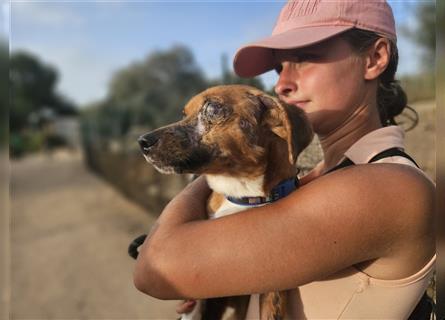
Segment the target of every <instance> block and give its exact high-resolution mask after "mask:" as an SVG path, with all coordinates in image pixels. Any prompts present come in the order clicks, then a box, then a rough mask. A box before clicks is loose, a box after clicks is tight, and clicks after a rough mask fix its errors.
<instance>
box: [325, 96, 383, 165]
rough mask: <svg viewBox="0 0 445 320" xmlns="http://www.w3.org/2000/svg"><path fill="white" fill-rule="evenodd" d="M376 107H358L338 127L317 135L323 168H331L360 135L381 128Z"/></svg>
mask: <svg viewBox="0 0 445 320" xmlns="http://www.w3.org/2000/svg"><path fill="white" fill-rule="evenodd" d="M381 127H382V125H381V123H380V119H379V115H378V111H377V107H369V106H367V105H365V106H362V107H359V108H357V109H356V111H355V112H354V113H353V114H352V115H351V116H350V117H349V118H348V119H346V121H344V122H343V123H342V124H341V125H340V126H339V127H338V128H336V129H335V130H333V131H331V132H330V133H328V134H326V135H318V137H319V139H320V144H321V147H322V149H323V154H324V169H325V171H326V170H329V169H331V168H333V167H334V166H335V165H336V164H337V163H338V162H339V161H340V160H341V159H342V157H343V156H344V153H345V152H346V151H347V150H348V149H349V148H350V147H351V146H352V145H353V144H354V143H355V142H357V141H358V140H359V139H360V138H361V137H363V136H364V135H366V134H368V133H369V132H371V131H374V130H377V129H379V128H381Z"/></svg>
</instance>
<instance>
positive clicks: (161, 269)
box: [133, 252, 179, 300]
mask: <svg viewBox="0 0 445 320" xmlns="http://www.w3.org/2000/svg"><path fill="white" fill-rule="evenodd" d="M141 253H142V252H141ZM167 269H168V268H167V267H166V265H165V263H163V262H162V261H161V259H160V257H156V255H143V254H141V255H140V256H139V257H138V259H137V261H136V265H135V268H134V272H133V284H134V286H135V287H136V289H138V290H139V291H141V292H143V293H145V294H147V295H149V296H152V297H154V298H157V299H162V300H171V299H178V298H179V294H178V292H177V290H176V289H175V287H174V286H173V285H172V282H171V279H168V278H167V276H166V275H167V274H169V272H168V271H167Z"/></svg>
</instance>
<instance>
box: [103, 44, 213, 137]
mask: <svg viewBox="0 0 445 320" xmlns="http://www.w3.org/2000/svg"><path fill="white" fill-rule="evenodd" d="M206 86H207V83H206V81H205V79H204V76H203V74H202V72H201V70H200V68H199V66H198V65H197V64H196V62H195V59H194V57H193V54H192V53H191V51H190V50H188V49H187V48H186V47H184V46H174V47H172V48H171V49H169V50H167V51H157V52H154V53H152V54H150V55H149V56H147V58H146V59H145V60H143V61H141V62H136V63H133V64H132V65H130V66H129V67H127V68H125V69H123V70H121V71H119V72H117V73H116V74H115V75H114V77H113V78H112V81H111V85H110V89H109V94H108V97H107V102H106V103H105V106H104V107H105V108H108V109H109V110H108V111H107V112H108V113H109V114H112V113H114V114H115V115H116V116H118V117H122V118H125V119H124V120H123V122H122V123H123V125H124V126H126V127H127V128H128V127H129V125H128V122H129V121H130V122H131V123H132V124H134V125H144V126H149V127H153V128H154V127H159V126H161V125H164V124H166V123H169V122H172V121H175V120H178V117H180V115H181V113H182V108H183V107H184V104H185V103H186V102H187V100H188V99H190V98H191V97H192V96H193V95H195V94H197V93H198V92H200V91H202V90H204V89H205V88H206ZM112 110H113V111H112ZM104 112H105V111H104Z"/></svg>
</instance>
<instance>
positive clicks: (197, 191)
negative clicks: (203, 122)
mask: <svg viewBox="0 0 445 320" xmlns="http://www.w3.org/2000/svg"><path fill="white" fill-rule="evenodd" d="M209 195H210V189H209V187H208V186H207V182H206V181H205V178H204V177H199V178H198V179H196V180H195V181H193V182H192V183H190V184H189V185H188V186H187V187H186V188H185V189H184V190H183V191H181V193H179V194H178V195H177V196H176V197H175V198H174V199H173V200H172V201H171V202H170V203H169V204H168V205H167V206H166V207H165V209H164V210H163V212H162V214H161V215H160V217H159V218H158V220H157V221H156V223H155V225H154V226H153V228H152V229H151V231H150V233H149V235H148V236H147V238H146V239H145V242H144V244H143V245H142V247H141V249H140V252H139V256H138V259H137V261H136V266H135V270H134V284H135V286H136V288H138V289H139V290H140V291H142V292H144V293H146V294H148V295H152V296H156V297H158V298H164V297H163V296H159V293H160V292H164V291H169V292H171V291H172V288H171V287H170V284H169V283H168V281H165V279H164V278H163V276H162V275H161V274H162V269H165V268H164V259H163V257H165V255H166V251H168V253H167V255H171V254H172V252H171V246H169V245H168V244H167V243H168V242H169V241H171V240H172V236H173V238H175V237H174V235H175V234H177V233H178V231H179V229H180V228H181V227H182V226H183V225H185V224H187V223H188V222H192V221H197V220H203V219H206V218H207V212H206V202H207V198H208V196H209ZM167 247H168V248H170V249H169V250H168V249H167ZM173 251H175V249H173ZM176 251H177V250H176ZM180 254H181V253H180V252H176V253H174V255H175V256H176V257H179V256H180ZM173 291H174V290H173Z"/></svg>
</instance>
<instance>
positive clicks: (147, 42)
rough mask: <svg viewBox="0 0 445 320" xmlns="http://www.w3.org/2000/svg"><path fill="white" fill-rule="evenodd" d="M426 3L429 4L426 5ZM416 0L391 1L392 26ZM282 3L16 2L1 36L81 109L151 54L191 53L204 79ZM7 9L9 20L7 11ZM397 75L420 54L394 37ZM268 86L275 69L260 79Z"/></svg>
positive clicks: (411, 14)
mask: <svg viewBox="0 0 445 320" xmlns="http://www.w3.org/2000/svg"><path fill="white" fill-rule="evenodd" d="M425 1H428V0H425ZM419 3H420V2H419V1H407V0H402V1H400V0H399V1H390V4H391V6H392V8H393V11H394V15H395V19H396V26H397V29H398V30H400V28H401V26H402V25H407V26H409V27H410V28H415V24H416V16H415V8H416V6H417V5H418V4H419ZM283 4H284V2H283V1H272V0H270V1H258V0H251V1H248V0H244V1H238V0H231V1H202V0H201V1H199V0H195V1H187V0H183V1H168V0H167V1H165V0H164V1H142V0H138V1H36V0H34V1H15V0H13V1H12V2H11V3H10V4H8V3H7V2H5V3H4V4H2V21H1V22H2V23H1V26H0V34H3V35H4V36H6V37H9V40H10V50H11V51H12V52H14V51H16V50H27V51H29V52H32V53H34V54H36V55H37V56H39V58H40V59H41V60H42V61H43V62H44V63H47V64H50V65H53V66H54V67H56V68H57V69H58V70H59V73H60V81H59V83H58V87H57V90H58V92H60V93H61V94H62V95H64V96H66V97H67V98H68V99H70V100H72V101H73V102H75V103H76V104H79V105H80V106H84V105H86V104H88V103H91V102H94V101H98V100H100V99H103V98H104V97H105V96H106V94H107V90H108V84H109V82H110V80H111V78H112V76H113V74H114V73H115V72H116V71H117V70H119V69H122V68H124V67H126V66H128V65H130V64H132V63H133V62H135V61H141V60H143V59H144V58H145V57H146V56H147V55H148V54H150V52H152V51H153V50H168V49H169V48H171V47H172V46H173V45H175V44H183V45H185V46H187V47H188V48H190V49H191V50H192V52H193V54H194V57H195V59H196V62H197V64H198V65H199V66H200V67H201V69H202V71H203V72H204V74H205V75H206V76H207V77H208V78H216V77H219V76H220V75H221V69H222V68H221V56H222V55H223V54H226V55H227V56H228V57H229V66H230V67H231V61H232V58H233V56H234V54H235V52H236V50H237V48H239V47H240V46H242V45H244V44H246V43H249V42H252V41H254V40H257V39H260V38H263V37H267V36H269V35H270V33H271V31H272V28H273V26H274V24H275V20H276V17H277V16H278V13H279V12H280V9H281V7H282V6H283ZM9 12H10V15H8V13H9ZM398 46H399V55H400V62H399V75H403V74H412V73H416V72H417V71H418V70H419V67H420V66H421V63H422V61H421V50H420V49H419V48H418V47H417V45H416V44H415V43H413V42H412V41H411V40H410V39H408V38H406V37H405V36H404V35H403V34H402V33H401V32H399V40H398ZM261 78H262V80H263V81H264V83H265V85H266V86H267V87H271V86H272V85H273V84H274V82H275V81H276V75H275V73H274V72H269V73H266V74H265V75H264V76H261Z"/></svg>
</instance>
